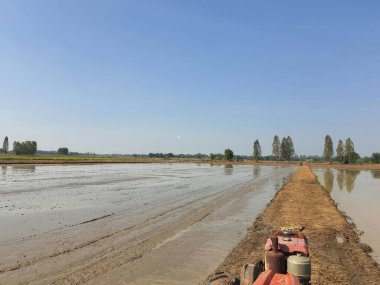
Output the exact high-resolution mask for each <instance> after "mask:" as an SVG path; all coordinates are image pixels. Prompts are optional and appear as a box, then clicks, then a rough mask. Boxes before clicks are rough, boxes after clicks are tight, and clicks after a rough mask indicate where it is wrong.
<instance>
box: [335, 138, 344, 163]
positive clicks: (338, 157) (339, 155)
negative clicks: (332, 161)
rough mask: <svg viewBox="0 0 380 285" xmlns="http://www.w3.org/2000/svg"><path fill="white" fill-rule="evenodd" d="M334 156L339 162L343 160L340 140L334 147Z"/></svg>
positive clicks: (342, 145) (342, 147) (342, 148)
mask: <svg viewBox="0 0 380 285" xmlns="http://www.w3.org/2000/svg"><path fill="white" fill-rule="evenodd" d="M336 158H337V160H338V161H339V162H340V163H343V162H344V144H343V141H342V140H339V142H338V146H337V148H336Z"/></svg>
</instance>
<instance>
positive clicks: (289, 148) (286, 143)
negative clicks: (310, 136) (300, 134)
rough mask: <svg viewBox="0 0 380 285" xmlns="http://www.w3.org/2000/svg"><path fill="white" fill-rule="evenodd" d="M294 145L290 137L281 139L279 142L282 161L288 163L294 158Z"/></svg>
mask: <svg viewBox="0 0 380 285" xmlns="http://www.w3.org/2000/svg"><path fill="white" fill-rule="evenodd" d="M294 154H295V151H294V144H293V140H292V138H291V137H290V136H288V137H287V138H285V137H284V138H282V141H281V157H282V159H283V160H287V161H290V160H291V158H292V157H293V156H294Z"/></svg>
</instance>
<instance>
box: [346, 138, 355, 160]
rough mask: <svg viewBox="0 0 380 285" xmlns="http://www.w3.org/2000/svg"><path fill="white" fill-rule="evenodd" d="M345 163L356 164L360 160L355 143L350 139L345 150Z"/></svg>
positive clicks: (347, 140)
mask: <svg viewBox="0 0 380 285" xmlns="http://www.w3.org/2000/svg"><path fill="white" fill-rule="evenodd" d="M344 154H345V157H344V162H345V163H354V162H355V161H356V159H357V158H358V154H357V153H356V152H355V148H354V143H353V142H352V140H351V139H350V138H347V139H346V146H345V150H344Z"/></svg>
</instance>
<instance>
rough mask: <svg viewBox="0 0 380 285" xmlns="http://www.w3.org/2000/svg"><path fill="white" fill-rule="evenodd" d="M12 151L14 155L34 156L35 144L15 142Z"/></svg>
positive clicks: (32, 142)
mask: <svg viewBox="0 0 380 285" xmlns="http://www.w3.org/2000/svg"><path fill="white" fill-rule="evenodd" d="M13 151H14V152H15V154H16V155H34V154H36V152H37V143H36V142H35V141H25V142H18V141H15V142H14V143H13Z"/></svg>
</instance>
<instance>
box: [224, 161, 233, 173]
mask: <svg viewBox="0 0 380 285" xmlns="http://www.w3.org/2000/svg"><path fill="white" fill-rule="evenodd" d="M233 171H234V167H233V166H232V164H225V165H224V174H225V175H232V172H233Z"/></svg>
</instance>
